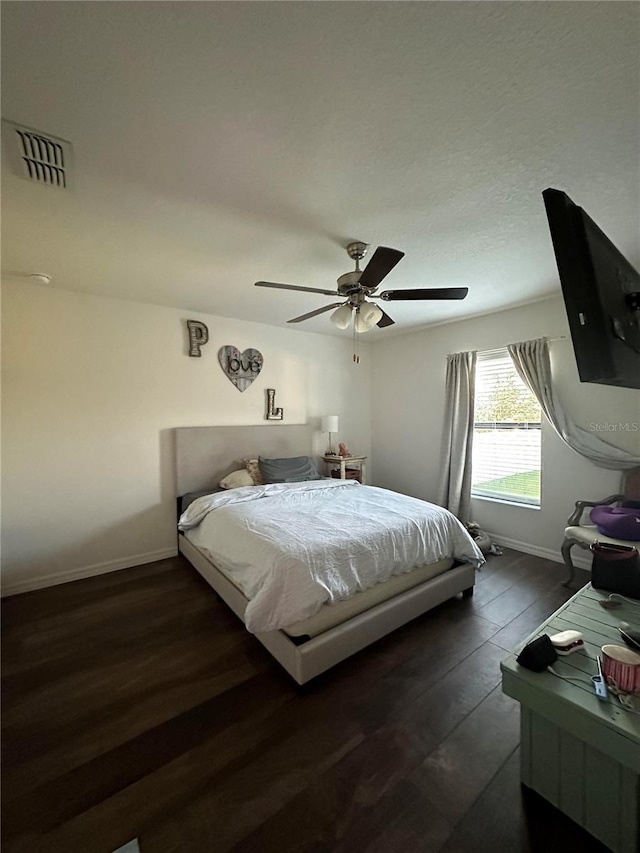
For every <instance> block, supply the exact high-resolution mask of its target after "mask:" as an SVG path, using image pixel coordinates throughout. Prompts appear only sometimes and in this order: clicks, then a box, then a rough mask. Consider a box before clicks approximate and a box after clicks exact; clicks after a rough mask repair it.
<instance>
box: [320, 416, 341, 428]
mask: <svg viewBox="0 0 640 853" xmlns="http://www.w3.org/2000/svg"><path fill="white" fill-rule="evenodd" d="M320 429H321V430H322V432H338V416H337V415H324V417H323V418H322V422H321V425H320Z"/></svg>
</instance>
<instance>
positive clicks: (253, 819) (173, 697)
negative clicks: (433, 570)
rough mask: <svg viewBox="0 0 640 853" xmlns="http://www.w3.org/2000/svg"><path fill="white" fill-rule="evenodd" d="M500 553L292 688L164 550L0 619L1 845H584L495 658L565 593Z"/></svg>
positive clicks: (536, 568)
mask: <svg viewBox="0 0 640 853" xmlns="http://www.w3.org/2000/svg"><path fill="white" fill-rule="evenodd" d="M562 577H563V569H562V567H561V566H559V565H558V564H556V563H552V562H549V561H546V560H541V559H538V558H536V557H531V556H527V555H524V554H519V553H517V552H515V551H508V550H505V554H504V555H503V556H502V557H492V558H490V559H489V562H488V564H487V565H486V566H485V567H484V569H483V571H482V573H480V574H479V575H478V580H477V584H476V592H475V595H474V597H473V598H471V599H466V600H461V599H457V600H452V601H450V602H447V603H446V604H444V605H442V606H440V607H438V608H437V609H436V610H434V611H432V612H431V613H428V614H425V615H424V616H422V617H420V618H419V619H416V620H415V621H414V622H412V623H411V624H409V625H407V626H405V627H404V628H402V629H400V630H399V631H397V632H395V633H394V634H392V635H390V636H389V637H386V638H385V639H383V640H381V641H380V642H378V643H376V644H375V645H374V646H372V647H370V648H369V649H366V650H365V651H363V652H361V653H360V654H358V655H355V656H354V657H352V658H351V659H350V660H348V661H345V662H344V663H343V664H341V665H339V666H337V667H335V668H334V669H333V670H332V671H330V672H328V673H325V674H324V675H323V676H321V677H320V678H318V679H316V680H315V681H314V682H312V683H311V684H310V685H307V686H306V687H305V688H297V687H296V686H295V684H294V683H293V682H292V681H291V680H290V678H289V677H288V676H287V675H286V674H285V673H284V671H282V670H281V669H280V667H279V666H278V664H276V663H275V662H274V661H273V659H272V658H271V657H270V656H269V655H268V653H267V652H266V651H265V650H264V649H263V648H262V646H261V645H260V644H259V643H258V642H256V641H255V640H254V639H253V638H252V637H251V636H250V635H249V634H247V633H246V632H245V630H244V629H243V628H242V627H241V625H240V623H239V621H238V620H237V619H236V617H235V616H234V615H233V614H232V613H231V612H230V611H229V610H228V609H227V608H226V607H225V605H224V604H222V603H220V602H219V601H218V600H216V598H215V596H214V594H213V592H212V591H211V590H210V588H209V587H208V586H207V585H206V584H205V583H204V581H203V580H202V579H201V578H200V577H199V575H198V574H197V573H196V572H195V570H194V569H192V568H191V567H190V566H189V565H188V563H186V562H185V561H183V560H182V559H181V558H179V557H176V558H175V559H173V560H167V561H163V562H160V563H154V564H151V565H146V566H141V567H139V568H135V569H128V570H125V571H121V572H116V573H112V574H109V575H102V576H101V577H97V578H91V579H87V580H82V581H77V582H75V583H71V584H66V585H64V586H58V587H51V588H49V589H45V590H40V591H37V592H33V593H29V594H25V595H21V596H16V597H14V598H9V599H6V600H5V601H4V602H3V604H2V613H3V634H4V641H3V645H4V654H3V677H2V687H3V690H2V700H3V716H2V734H3V752H4V763H3V791H2V793H3V809H2V817H3V849H4V851H5V853H18V851H20V853H27V851H28V853H41V851H42V852H43V851H47V853H57V851H60V853H62V851H64V853H103V851H104V853H106V851H112V850H114V849H115V848H117V847H119V846H120V845H122V844H124V843H125V842H126V841H128V840H130V839H131V838H134V837H138V838H139V841H140V847H141V850H142V853H183V851H194V853H200V851H202V852H203V853H218V852H219V851H228V850H234V851H238V853H240V851H243V853H245V851H246V853H287V851H305V853H322V852H323V851H352V853H359V851H367V853H374V852H375V853H395V851H398V853H405V851H406V853H414V851H415V853H417V851H425V853H436V851H442V853H463V851H464V853H467V851H478V853H484V851H486V853H489V851H491V853H494V851H506V853H519V851H544V853H553V851H561V850H562V851H567V850H572V851H599V850H602V849H604V848H602V847H601V846H600V845H598V844H597V843H596V842H595V841H593V840H592V839H591V838H590V836H588V835H587V834H586V833H584V832H583V831H582V830H581V829H580V828H579V827H577V826H576V825H575V824H573V823H572V822H571V821H570V820H568V819H567V818H565V817H564V816H563V815H562V814H560V813H559V812H558V811H556V810H555V809H553V808H552V807H551V806H549V805H547V804H546V803H545V802H544V801H543V800H542V799H540V798H539V797H537V796H536V795H535V794H532V793H531V792H525V793H524V794H523V791H522V789H521V787H520V784H519V779H518V719H519V716H518V706H517V704H516V703H515V702H513V701H512V700H511V699H509V698H508V697H506V696H504V695H503V694H502V692H501V689H500V671H499V662H500V660H501V658H502V657H504V655H505V653H506V651H509V650H511V649H512V648H513V647H514V646H515V644H517V642H518V641H519V640H521V639H522V638H524V637H525V636H526V635H527V634H529V633H530V632H531V631H533V630H534V629H535V628H536V626H537V625H538V624H539V623H540V622H541V621H542V620H543V619H545V618H546V617H547V616H548V615H549V614H551V613H552V612H553V611H554V610H556V609H557V608H558V607H559V606H560V605H561V604H562V603H563V602H564V601H565V600H566V599H567V598H568V597H569V596H570V595H571V593H570V591H568V590H566V589H565V588H564V587H562V586H561V585H560V582H561V580H562Z"/></svg>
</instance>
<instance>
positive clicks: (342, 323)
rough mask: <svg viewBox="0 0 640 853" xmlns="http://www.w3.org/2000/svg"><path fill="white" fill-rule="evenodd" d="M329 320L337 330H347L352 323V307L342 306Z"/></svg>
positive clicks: (346, 304) (348, 305)
mask: <svg viewBox="0 0 640 853" xmlns="http://www.w3.org/2000/svg"><path fill="white" fill-rule="evenodd" d="M329 319H330V320H331V322H332V323H333V325H334V326H335V327H336V328H338V329H347V328H348V327H349V323H350V322H351V305H350V304H349V303H345V304H344V305H341V306H340V307H339V308H338V309H337V310H336V311H334V312H333V314H332V315H331V317H329Z"/></svg>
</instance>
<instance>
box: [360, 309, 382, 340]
mask: <svg viewBox="0 0 640 853" xmlns="http://www.w3.org/2000/svg"><path fill="white" fill-rule="evenodd" d="M381 317H382V309H381V308H378V306H377V305H374V304H373V302H363V303H362V305H361V306H360V308H359V309H358V313H357V315H356V332H358V333H359V334H363V333H364V332H369V331H370V330H371V329H373V327H374V326H375V325H376V323H377V322H378V320H380V318H381Z"/></svg>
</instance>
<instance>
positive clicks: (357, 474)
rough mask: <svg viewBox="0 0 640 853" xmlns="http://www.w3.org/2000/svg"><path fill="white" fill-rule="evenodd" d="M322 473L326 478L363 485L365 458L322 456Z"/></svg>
mask: <svg viewBox="0 0 640 853" xmlns="http://www.w3.org/2000/svg"><path fill="white" fill-rule="evenodd" d="M322 458H323V460H324V472H325V474H326V475H327V476H328V477H339V478H340V479H341V480H357V481H358V482H359V483H362V484H364V483H365V463H366V461H367V457H366V456H323V457H322Z"/></svg>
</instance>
